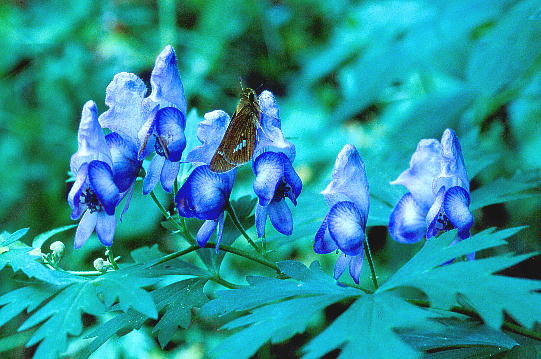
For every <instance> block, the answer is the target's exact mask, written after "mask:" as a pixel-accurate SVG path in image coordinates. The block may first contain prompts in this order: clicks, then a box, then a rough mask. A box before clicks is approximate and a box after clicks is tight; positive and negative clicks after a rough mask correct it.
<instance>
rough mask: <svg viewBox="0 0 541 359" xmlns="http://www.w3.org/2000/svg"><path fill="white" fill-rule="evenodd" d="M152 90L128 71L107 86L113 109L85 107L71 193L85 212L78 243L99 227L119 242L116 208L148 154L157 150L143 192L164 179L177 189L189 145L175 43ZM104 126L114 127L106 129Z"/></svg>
mask: <svg viewBox="0 0 541 359" xmlns="http://www.w3.org/2000/svg"><path fill="white" fill-rule="evenodd" d="M150 82H151V86H152V91H151V94H150V95H149V96H148V97H145V95H146V92H147V88H146V86H145V84H144V83H143V81H142V80H141V79H140V78H139V77H137V76H136V75H135V74H131V73H126V72H122V73H119V74H117V75H115V77H114V78H113V81H111V83H110V84H109V86H107V91H106V97H105V104H106V105H107V106H108V107H109V109H108V110H107V111H105V112H104V113H102V114H101V115H100V116H99V117H98V110H97V107H96V104H95V103H94V102H92V101H89V102H87V103H86V104H85V106H84V108H83V113H82V116H81V123H80V125H79V132H78V138H79V140H78V150H77V152H76V153H75V154H74V155H73V156H72V157H71V163H70V167H71V172H72V173H73V175H74V176H75V183H74V184H73V187H72V188H71V190H70V193H69V195H68V203H69V205H70V206H71V208H72V213H71V217H72V219H78V218H79V217H80V216H81V215H82V216H83V217H82V219H81V221H80V222H79V226H78V228H77V232H76V235H75V247H76V248H79V247H81V246H82V245H83V244H84V243H85V242H86V241H87V239H88V238H89V237H90V235H91V234H92V232H93V231H94V229H95V230H96V234H97V235H98V238H99V240H100V241H101V242H102V243H103V244H104V245H105V246H110V245H111V244H112V242H113V237H114V232H115V227H116V219H115V210H116V207H117V206H118V204H119V202H120V201H121V200H122V198H124V197H128V198H127V200H126V203H125V205H124V210H123V213H124V212H125V211H126V210H127V209H128V207H129V199H130V197H131V193H132V190H133V185H134V183H135V180H136V178H137V176H138V174H139V172H140V169H141V167H142V162H143V159H144V158H145V157H147V156H148V155H150V154H151V153H152V152H155V153H156V156H155V158H154V159H153V160H152V162H151V164H150V166H149V169H148V172H147V175H146V176H145V181H144V186H143V193H145V194H147V193H149V192H150V191H151V190H152V188H153V187H154V186H155V185H156V183H157V181H158V179H160V181H161V184H162V187H163V188H164V189H165V190H166V191H171V188H172V186H173V182H174V180H175V179H176V177H177V174H178V171H179V166H180V164H179V161H180V158H181V155H182V151H183V150H184V147H185V146H186V140H185V138H184V127H185V122H186V121H185V113H186V99H185V97H184V90H183V87H182V82H181V80H180V76H179V73H178V68H177V62H176V56H175V52H174V50H173V48H172V47H171V46H167V47H166V48H165V49H164V50H163V51H162V52H161V53H160V55H159V56H158V57H157V59H156V63H155V66H154V69H153V71H152V75H151V78H150ZM102 128H107V129H108V130H109V131H110V133H109V134H107V136H105V135H104V133H103V130H102Z"/></svg>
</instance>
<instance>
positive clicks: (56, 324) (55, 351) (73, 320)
mask: <svg viewBox="0 0 541 359" xmlns="http://www.w3.org/2000/svg"><path fill="white" fill-rule="evenodd" d="M104 310H105V307H104V305H103V303H102V302H100V301H99V300H98V297H97V294H96V289H95V287H94V285H93V284H92V282H91V281H83V282H80V283H74V284H72V285H69V286H67V287H66V288H64V289H63V290H62V291H61V292H60V293H58V294H57V295H56V296H55V297H53V298H52V299H51V300H50V301H49V302H48V303H47V304H46V305H45V306H43V307H42V308H40V309H39V310H38V311H36V312H35V313H34V314H32V316H31V317H30V318H28V319H27V320H26V321H25V322H24V323H23V324H22V325H21V327H20V328H19V330H26V329H29V328H31V327H33V326H35V325H37V324H39V323H41V322H42V321H44V320H46V321H45V322H44V323H43V324H42V325H41V326H40V327H39V328H38V329H37V330H36V332H35V333H34V335H33V336H32V338H30V340H29V341H28V343H26V346H27V347H30V346H32V345H34V344H36V343H38V342H41V343H40V344H39V346H38V347H37V350H36V352H35V354H34V356H35V357H36V358H57V357H59V355H60V354H61V353H62V351H63V350H65V348H66V346H67V338H68V335H73V336H78V335H80V334H81V332H82V329H83V327H82V323H81V314H82V313H83V312H84V313H89V314H93V315H98V314H101V313H103V311H104Z"/></svg>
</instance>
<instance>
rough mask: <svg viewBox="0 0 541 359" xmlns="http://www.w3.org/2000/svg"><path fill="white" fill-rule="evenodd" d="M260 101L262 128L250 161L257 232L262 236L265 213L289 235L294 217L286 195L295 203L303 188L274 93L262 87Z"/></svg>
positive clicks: (277, 227) (281, 230)
mask: <svg viewBox="0 0 541 359" xmlns="http://www.w3.org/2000/svg"><path fill="white" fill-rule="evenodd" d="M259 104H260V106H261V121H260V124H261V128H260V129H259V130H258V143H257V145H256V148H255V151H254V161H253V163H252V167H253V170H254V173H255V176H256V178H255V181H254V192H255V194H256V195H257V196H258V197H259V201H258V204H257V206H256V211H255V224H256V230H257V236H258V237H259V238H261V237H263V236H265V223H266V221H267V217H269V218H270V221H271V223H272V225H273V226H274V228H276V230H277V231H278V232H280V233H282V234H285V235H291V233H292V232H293V218H292V216H291V210H290V209H289V207H288V206H287V204H286V202H285V198H286V197H287V198H289V199H290V200H291V202H292V203H293V205H295V206H296V205H297V197H298V196H299V195H300V193H301V190H302V181H301V179H300V177H299V175H298V174H297V173H296V172H295V170H294V169H293V165H292V162H293V160H294V159H295V146H294V145H293V144H292V143H291V142H289V141H287V140H286V139H285V138H284V135H283V133H282V130H281V123H280V114H279V109H278V105H277V104H276V100H275V99H274V96H273V94H272V93H271V92H270V91H263V92H262V93H261V94H260V95H259Z"/></svg>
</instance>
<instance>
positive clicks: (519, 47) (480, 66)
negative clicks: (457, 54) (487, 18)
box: [467, 0, 541, 96]
mask: <svg viewBox="0 0 541 359" xmlns="http://www.w3.org/2000/svg"><path fill="white" fill-rule="evenodd" d="M537 11H539V1H537V0H529V1H521V2H518V3H517V4H516V5H515V6H514V7H513V8H512V9H511V10H510V11H506V12H505V13H504V15H503V16H502V17H501V18H500V19H499V21H498V23H497V24H496V25H495V26H494V28H492V29H491V30H490V31H489V32H488V33H487V34H486V35H485V36H484V37H483V38H481V40H480V41H479V42H478V43H477V45H476V47H475V48H474V49H473V51H472V55H471V57H470V61H469V64H468V68H467V78H468V81H469V83H470V84H471V85H472V87H474V88H475V89H478V90H479V91H481V92H483V93H485V94H486V95H489V96H490V95H493V94H495V93H497V92H498V91H501V90H503V89H505V87H506V86H508V85H510V83H511V82H512V81H516V80H517V79H519V78H520V77H521V76H522V75H524V73H525V72H526V71H528V69H529V68H530V67H531V66H532V65H533V64H534V63H535V61H536V60H537V59H539V56H540V55H541V43H540V42H539V37H541V22H540V21H532V20H529V18H530V17H531V16H532V14H535V13H536V12H537ZM524 49H528V51H524Z"/></svg>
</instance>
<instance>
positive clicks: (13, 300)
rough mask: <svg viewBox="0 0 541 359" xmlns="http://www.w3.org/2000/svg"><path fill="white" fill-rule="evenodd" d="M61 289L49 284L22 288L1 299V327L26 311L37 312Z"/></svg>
mask: <svg viewBox="0 0 541 359" xmlns="http://www.w3.org/2000/svg"><path fill="white" fill-rule="evenodd" d="M59 289H60V288H58V287H56V286H52V285H49V284H42V285H34V286H31V287H22V288H18V289H15V290H13V291H11V292H8V293H6V294H4V295H2V296H1V297H0V306H2V308H1V309H0V327H1V326H3V325H4V324H6V323H7V322H8V321H10V320H11V319H12V318H15V317H16V316H17V315H19V314H20V313H22V312H23V311H24V310H26V311H27V312H28V313H30V312H32V311H33V310H35V309H36V308H37V307H38V306H39V305H40V304H41V303H43V301H44V300H46V299H47V298H49V297H51V296H52V295H54V294H55V293H56V292H58V290H59Z"/></svg>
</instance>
